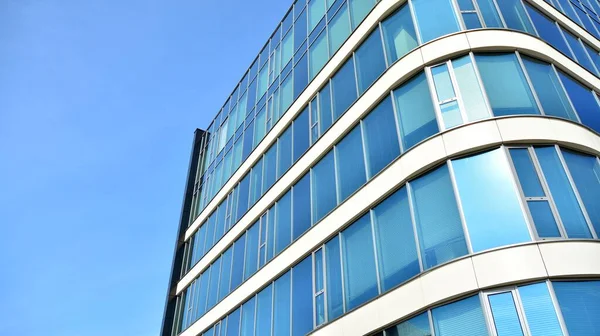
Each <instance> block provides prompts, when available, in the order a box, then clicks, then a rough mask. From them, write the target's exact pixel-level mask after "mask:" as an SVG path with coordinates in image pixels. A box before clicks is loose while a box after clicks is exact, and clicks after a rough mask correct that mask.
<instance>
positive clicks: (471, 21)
mask: <svg viewBox="0 0 600 336" xmlns="http://www.w3.org/2000/svg"><path fill="white" fill-rule="evenodd" d="M462 17H463V20H464V21H465V26H466V27H467V29H477V28H481V22H479V16H477V13H463V15H462Z"/></svg>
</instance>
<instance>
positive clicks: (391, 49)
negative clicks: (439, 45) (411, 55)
mask: <svg viewBox="0 0 600 336" xmlns="http://www.w3.org/2000/svg"><path fill="white" fill-rule="evenodd" d="M381 27H382V29H383V40H384V46H385V51H386V55H387V63H388V64H392V63H394V62H395V61H397V60H398V59H400V58H402V56H404V55H406V54H408V52H409V51H411V50H412V49H414V48H416V47H417V46H418V45H419V44H418V42H417V34H416V33H415V26H414V25H413V21H412V16H411V15H410V8H409V6H408V5H404V6H402V7H401V8H400V9H399V10H398V11H397V12H396V13H394V14H393V15H391V16H389V17H388V18H387V19H385V20H384V21H383V22H382V23H381Z"/></svg>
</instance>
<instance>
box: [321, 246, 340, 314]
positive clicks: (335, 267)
mask: <svg viewBox="0 0 600 336" xmlns="http://www.w3.org/2000/svg"><path fill="white" fill-rule="evenodd" d="M325 263H326V265H327V267H326V268H325V272H326V275H327V276H326V278H325V279H326V280H327V292H326V294H327V316H328V317H329V320H332V319H334V318H336V317H338V316H340V315H342V313H343V312H344V306H343V297H342V295H343V294H342V264H341V259H340V239H339V237H338V236H335V238H333V239H332V240H330V241H329V242H327V244H325Z"/></svg>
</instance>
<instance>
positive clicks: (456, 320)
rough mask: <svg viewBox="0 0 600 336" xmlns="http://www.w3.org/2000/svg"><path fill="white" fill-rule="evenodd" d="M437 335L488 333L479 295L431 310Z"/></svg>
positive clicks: (458, 335) (451, 335) (460, 335)
mask: <svg viewBox="0 0 600 336" xmlns="http://www.w3.org/2000/svg"><path fill="white" fill-rule="evenodd" d="M431 315H432V317H433V328H434V330H435V334H436V336H463V335H487V334H488V331H487V326H486V324H485V319H484V317H483V311H482V310H481V303H480V301H479V296H477V295H475V296H471V297H470V298H467V299H463V300H460V301H457V302H453V303H450V304H447V305H444V306H441V307H438V308H435V309H432V310H431Z"/></svg>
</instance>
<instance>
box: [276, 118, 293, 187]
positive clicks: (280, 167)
mask: <svg viewBox="0 0 600 336" xmlns="http://www.w3.org/2000/svg"><path fill="white" fill-rule="evenodd" d="M277 156H278V159H277V160H278V162H277V178H280V177H281V176H282V175H283V173H285V172H286V171H287V170H288V168H290V166H291V165H292V127H288V128H287V129H286V130H285V131H284V132H283V133H282V134H281V136H280V137H279V139H278V140H277Z"/></svg>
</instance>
